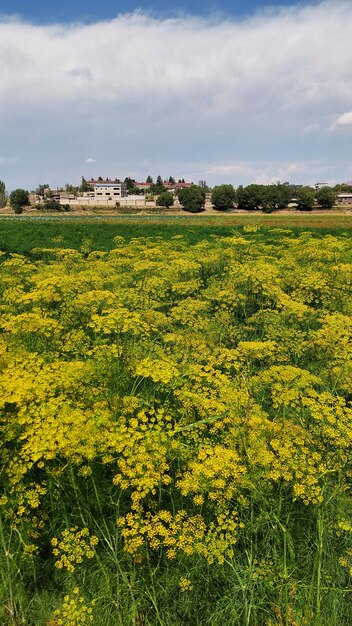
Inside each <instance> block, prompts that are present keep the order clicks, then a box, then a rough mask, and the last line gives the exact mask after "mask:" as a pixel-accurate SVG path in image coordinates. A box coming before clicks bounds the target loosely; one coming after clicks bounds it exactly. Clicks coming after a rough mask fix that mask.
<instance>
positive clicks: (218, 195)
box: [211, 185, 236, 211]
mask: <svg viewBox="0 0 352 626" xmlns="http://www.w3.org/2000/svg"><path fill="white" fill-rule="evenodd" d="M235 200H236V191H235V190H234V188H233V186H232V185H218V186H217V187H214V189H213V193H212V194H211V201H212V204H213V207H214V209H216V210H217V211H226V210H227V209H231V208H232V207H233V203H234V202H235Z"/></svg>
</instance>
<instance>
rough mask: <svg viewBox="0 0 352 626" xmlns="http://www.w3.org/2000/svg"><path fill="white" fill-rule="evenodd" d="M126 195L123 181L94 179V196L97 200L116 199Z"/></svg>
mask: <svg viewBox="0 0 352 626" xmlns="http://www.w3.org/2000/svg"><path fill="white" fill-rule="evenodd" d="M126 196H127V188H126V184H125V183H121V182H116V181H99V182H97V181H94V198H96V199H97V200H118V199H119V198H125V197H126Z"/></svg>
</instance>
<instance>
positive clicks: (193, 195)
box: [178, 185, 205, 213]
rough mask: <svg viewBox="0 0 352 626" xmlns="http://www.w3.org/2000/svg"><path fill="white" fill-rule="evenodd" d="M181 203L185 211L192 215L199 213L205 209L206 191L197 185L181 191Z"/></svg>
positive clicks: (179, 194) (179, 193)
mask: <svg viewBox="0 0 352 626" xmlns="http://www.w3.org/2000/svg"><path fill="white" fill-rule="evenodd" d="M178 197H179V199H180V203H181V204H182V206H183V208H184V210H185V211H189V212H190V213H199V212H200V211H203V209H204V202H205V191H204V189H201V188H200V187H197V186H196V185H192V186H191V187H187V188H186V189H180V191H179V192H178Z"/></svg>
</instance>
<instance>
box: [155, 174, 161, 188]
mask: <svg viewBox="0 0 352 626" xmlns="http://www.w3.org/2000/svg"><path fill="white" fill-rule="evenodd" d="M156 184H157V185H159V187H162V186H163V179H162V178H161V176H160V174H159V176H158V178H157V179H156Z"/></svg>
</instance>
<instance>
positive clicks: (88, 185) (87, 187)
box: [78, 176, 93, 193]
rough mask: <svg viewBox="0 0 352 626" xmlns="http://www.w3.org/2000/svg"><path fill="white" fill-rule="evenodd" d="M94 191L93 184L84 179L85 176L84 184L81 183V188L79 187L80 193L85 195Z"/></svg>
mask: <svg viewBox="0 0 352 626" xmlns="http://www.w3.org/2000/svg"><path fill="white" fill-rule="evenodd" d="M92 189H93V186H92V184H91V183H89V182H88V181H87V180H86V179H85V178H84V176H82V182H81V184H80V186H79V188H78V191H80V193H84V192H87V191H92Z"/></svg>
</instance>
